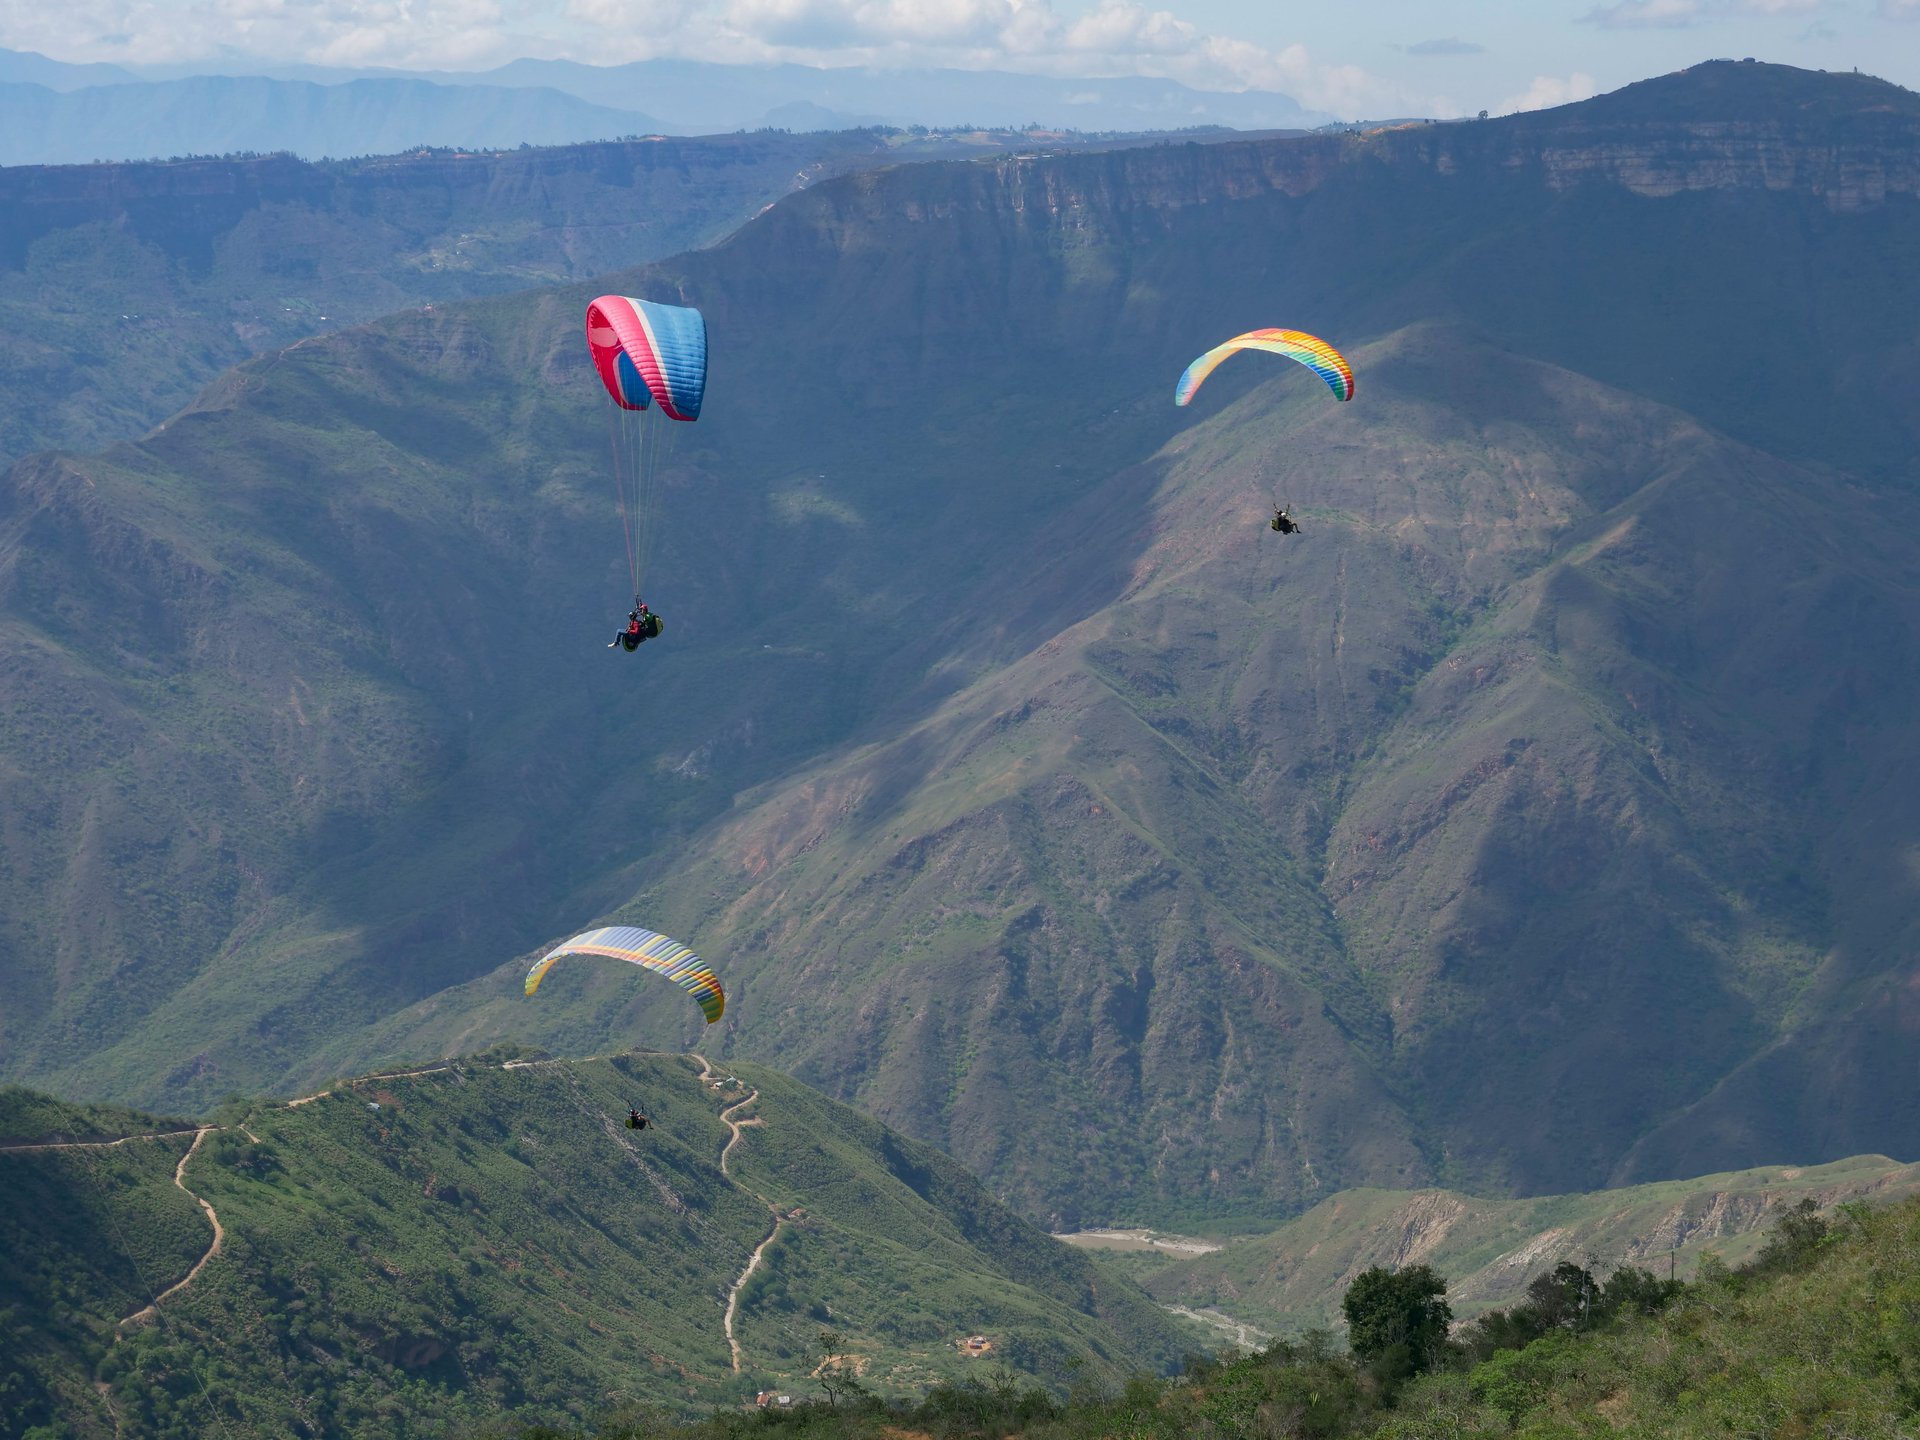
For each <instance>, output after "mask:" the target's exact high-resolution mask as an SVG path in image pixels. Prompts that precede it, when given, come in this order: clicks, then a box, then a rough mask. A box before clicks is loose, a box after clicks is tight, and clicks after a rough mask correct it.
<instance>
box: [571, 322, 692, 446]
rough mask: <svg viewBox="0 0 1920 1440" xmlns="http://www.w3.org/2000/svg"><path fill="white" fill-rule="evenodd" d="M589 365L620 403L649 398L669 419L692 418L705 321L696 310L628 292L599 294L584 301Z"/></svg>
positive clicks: (638, 406)
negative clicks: (663, 303) (639, 297)
mask: <svg viewBox="0 0 1920 1440" xmlns="http://www.w3.org/2000/svg"><path fill="white" fill-rule="evenodd" d="M587 349H588V350H589V351H590V352H591V353H592V355H593V368H594V369H596V370H598V371H599V372H600V383H601V384H602V385H605V386H606V387H607V394H609V395H611V396H612V397H613V398H614V400H615V402H617V403H618V404H619V405H620V407H621V408H622V409H625V410H644V409H646V408H647V402H648V401H649V400H652V401H656V402H658V404H659V406H660V410H661V413H663V414H665V415H668V416H670V417H671V418H673V419H675V420H698V419H699V418H700V402H701V401H702V400H703V399H705V398H706V393H707V322H706V319H705V317H704V316H702V315H701V313H700V312H699V311H698V310H689V309H687V308H686V307H685V306H682V305H660V304H656V303H655V302H654V301H652V300H636V299H634V298H633V297H632V296H630V295H602V296H601V297H600V298H599V299H598V300H595V301H594V302H593V303H592V304H591V305H589V306H587Z"/></svg>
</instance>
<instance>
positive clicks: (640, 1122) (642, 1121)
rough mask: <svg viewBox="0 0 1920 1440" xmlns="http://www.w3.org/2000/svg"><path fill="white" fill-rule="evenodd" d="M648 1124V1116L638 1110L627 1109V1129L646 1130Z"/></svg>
mask: <svg viewBox="0 0 1920 1440" xmlns="http://www.w3.org/2000/svg"><path fill="white" fill-rule="evenodd" d="M647 1124H648V1121H647V1117H646V1116H644V1115H642V1114H641V1113H640V1112H639V1111H638V1110H629V1111H627V1129H629V1130H644V1129H646V1128H647Z"/></svg>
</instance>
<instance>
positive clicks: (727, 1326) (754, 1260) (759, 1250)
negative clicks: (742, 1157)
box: [693, 1055, 781, 1375]
mask: <svg viewBox="0 0 1920 1440" xmlns="http://www.w3.org/2000/svg"><path fill="white" fill-rule="evenodd" d="M693 1058H694V1059H696V1060H698V1061H699V1062H700V1081H701V1083H702V1084H705V1085H711V1084H712V1083H713V1066H711V1065H709V1064H708V1063H707V1057H706V1056H704V1055H695V1056H694V1057H693ZM759 1098H760V1092H759V1091H758V1090H755V1091H752V1092H751V1093H749V1094H748V1096H747V1098H746V1099H744V1100H737V1101H735V1102H734V1103H733V1104H731V1105H729V1106H727V1108H726V1109H724V1110H722V1111H721V1112H720V1122H721V1123H722V1124H723V1125H725V1126H726V1127H727V1129H728V1130H730V1131H731V1132H732V1133H731V1134H730V1135H728V1136H727V1143H726V1144H724V1145H722V1146H721V1147H720V1173H721V1174H722V1175H724V1176H726V1177H727V1179H729V1180H731V1179H733V1173H732V1172H731V1171H729V1170H728V1169H727V1156H728V1155H730V1154H732V1153H733V1147H734V1146H736V1145H738V1144H739V1143H740V1132H741V1131H742V1130H744V1129H746V1127H747V1126H749V1125H761V1124H764V1123H765V1122H764V1121H763V1120H761V1119H760V1117H759V1116H757V1115H756V1116H752V1117H750V1118H748V1119H746V1120H735V1119H734V1118H733V1116H734V1114H735V1112H737V1111H740V1110H744V1109H746V1108H747V1106H749V1105H751V1104H753V1102H754V1101H756V1100H758V1099H759ZM749 1193H750V1194H751V1195H752V1196H753V1197H754V1198H755V1199H756V1200H758V1201H759V1202H760V1203H761V1204H762V1205H765V1206H766V1207H767V1213H768V1214H770V1215H772V1216H773V1229H772V1230H770V1231H768V1232H767V1238H766V1239H764V1240H762V1241H761V1242H760V1243H759V1244H758V1245H756V1246H754V1247H753V1254H752V1255H750V1256H748V1257H747V1268H746V1269H744V1270H742V1271H741V1272H740V1278H739V1279H738V1280H735V1281H734V1282H733V1286H732V1288H731V1289H729V1290H728V1291H727V1313H726V1315H725V1316H724V1317H723V1318H722V1320H721V1322H720V1323H721V1328H722V1329H723V1330H725V1331H726V1334H727V1350H728V1353H730V1354H731V1355H732V1356H733V1373H734V1374H736V1375H738V1374H739V1373H740V1342H739V1341H738V1340H736V1339H735V1338H734V1334H733V1317H734V1316H735V1315H736V1314H737V1313H738V1312H739V1309H740V1291H741V1288H742V1287H743V1286H745V1285H746V1283H747V1281H748V1280H750V1279H751V1278H752V1277H753V1272H754V1271H755V1270H757V1269H759V1268H760V1257H761V1256H762V1255H765V1254H766V1253H767V1247H768V1246H769V1245H771V1244H773V1242H774V1241H776V1240H778V1239H779V1238H780V1225H781V1220H780V1208H779V1207H778V1206H777V1205H775V1204H774V1203H773V1202H772V1201H771V1200H769V1199H767V1197H766V1196H764V1195H762V1194H761V1193H760V1192H759V1191H758V1190H754V1191H750V1192H749Z"/></svg>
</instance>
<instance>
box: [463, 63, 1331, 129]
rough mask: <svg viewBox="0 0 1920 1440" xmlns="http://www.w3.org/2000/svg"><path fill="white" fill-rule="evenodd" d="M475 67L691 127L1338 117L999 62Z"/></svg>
mask: <svg viewBox="0 0 1920 1440" xmlns="http://www.w3.org/2000/svg"><path fill="white" fill-rule="evenodd" d="M462 78H471V79H473V80H475V81H478V82H481V83H484V84H488V85H539V86H544V87H546V88H548V89H553V90H562V91H565V92H567V93H568V94H573V95H578V96H581V97H582V98H584V99H588V100H592V101H593V102H595V103H596V104H600V105H617V106H637V107H639V108H641V109H645V110H647V111H649V112H651V113H653V114H656V115H660V116H662V117H663V118H664V119H666V120H667V121H669V122H670V123H671V124H673V125H675V126H678V127H684V128H686V129H689V130H692V131H703V130H724V129H731V128H732V127H734V126H737V125H743V124H747V123H749V122H750V121H751V120H753V119H754V118H755V117H757V116H762V115H765V114H766V113H767V112H768V111H771V110H775V109H778V108H779V107H782V106H786V105H798V104H806V105H816V106H819V107H821V108H822V109H824V110H827V111H830V112H834V113H838V114H849V115H872V116H877V117H880V118H881V119H882V120H884V122H885V123H888V124H892V125H902V126H905V125H958V124H963V123H971V124H976V125H1029V124H1038V125H1042V126H1051V127H1056V128H1065V129H1076V130H1174V129H1182V128H1185V127H1187V126H1192V125H1225V126H1229V127H1231V128H1233V129H1239V130H1270V129H1303V128H1307V127H1310V126H1313V125H1316V124H1319V123H1321V122H1323V121H1325V120H1328V119H1330V118H1331V117H1330V116H1326V115H1322V114H1319V113H1317V112H1314V111H1309V110H1306V109H1304V108H1303V107H1301V106H1300V105H1299V104H1298V103H1297V102H1296V101H1295V100H1293V99H1292V98H1291V97H1289V96H1286V95H1281V94H1277V93H1275V92H1273V91H1261V90H1250V91H1244V92H1225V91H1202V90H1195V89H1192V88H1191V87H1189V86H1186V85H1182V84H1180V83H1179V82H1177V81H1174V80H1160V79H1154V78H1150V77H1144V76H1124V77H1118V78H1109V79H1059V78H1055V77H1051V76H1042V75H1017V74H1012V73H1009V72H1006V71H995V70H876V69H869V68H841V69H831V70H828V69H820V68H817V67H814V66H808V65H767V66H749V65H714V64H707V63H703V62H700V61H693V60H643V61H638V62H635V63H633V64H628V65H614V66H604V67H602V66H591V65H581V64H577V63H575V62H573V61H569V60H516V61H514V62H513V63H511V64H509V65H503V66H501V67H499V68H498V69H495V70H489V71H485V72H483V73H481V74H478V75H475V76H472V77H462Z"/></svg>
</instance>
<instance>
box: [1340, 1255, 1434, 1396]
mask: <svg viewBox="0 0 1920 1440" xmlns="http://www.w3.org/2000/svg"><path fill="white" fill-rule="evenodd" d="M1340 1308H1341V1309H1342V1310H1344V1311H1345V1312H1346V1316H1347V1343H1348V1345H1349V1346H1350V1347H1351V1348H1352V1350H1353V1353H1354V1356H1355V1358H1356V1359H1358V1360H1359V1361H1361V1363H1363V1364H1364V1365H1366V1366H1367V1368H1368V1369H1370V1370H1372V1371H1373V1372H1374V1374H1375V1375H1377V1376H1378V1377H1379V1378H1380V1379H1382V1380H1384V1381H1389V1382H1391V1381H1395V1380H1404V1379H1406V1378H1407V1377H1409V1376H1412V1375H1418V1374H1420V1373H1421V1372H1422V1371H1424V1370H1430V1369H1432V1368H1433V1366H1434V1364H1435V1362H1437V1361H1438V1360H1439V1358H1440V1356H1441V1354H1442V1353H1443V1352H1444V1351H1445V1348H1446V1343H1447V1326H1448V1325H1449V1324H1450V1323H1451V1322H1452V1320H1453V1307H1452V1306H1450V1305H1448V1304H1447V1282H1446V1280H1445V1278H1444V1277H1442V1276H1440V1275H1438V1274H1435V1273H1434V1270H1433V1267H1432V1266H1429V1265H1414V1266H1411V1267H1409V1268H1407V1269H1405V1270H1385V1269H1382V1268H1381V1267H1380V1266H1377V1265H1376V1266H1374V1267H1373V1268H1372V1269H1371V1270H1367V1271H1365V1272H1363V1273H1362V1274H1361V1275H1360V1277H1359V1278H1358V1279H1356V1280H1355V1281H1354V1282H1353V1284H1351V1285H1349V1286H1348V1287H1347V1293H1346V1297H1345V1298H1344V1299H1343V1300H1342V1301H1341V1302H1340Z"/></svg>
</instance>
